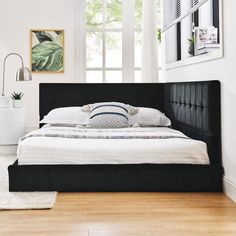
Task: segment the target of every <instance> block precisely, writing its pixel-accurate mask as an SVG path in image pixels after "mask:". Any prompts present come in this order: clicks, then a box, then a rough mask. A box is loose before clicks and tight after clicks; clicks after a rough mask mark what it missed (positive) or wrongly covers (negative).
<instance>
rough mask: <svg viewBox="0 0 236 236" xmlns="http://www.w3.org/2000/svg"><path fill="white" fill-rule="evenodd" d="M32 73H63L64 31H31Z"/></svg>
mask: <svg viewBox="0 0 236 236" xmlns="http://www.w3.org/2000/svg"><path fill="white" fill-rule="evenodd" d="M30 42H31V68H32V72H37V73H40V72H44V73H45V72H46V73H50V72H51V73H64V30H31V32H30Z"/></svg>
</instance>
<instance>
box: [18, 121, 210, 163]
mask: <svg viewBox="0 0 236 236" xmlns="http://www.w3.org/2000/svg"><path fill="white" fill-rule="evenodd" d="M17 156H18V164H19V165H87V164H202V165H207V164H209V157H208V154H207V146H206V144H205V143H204V142H202V141H197V140H193V139H190V138H188V137H187V136H185V135H184V134H183V133H181V132H180V131H177V130H174V129H171V128H167V127H144V128H122V129H85V128H84V129H82V128H76V127H55V126H46V127H43V128H41V129H39V130H36V131H33V132H31V133H29V134H27V135H26V136H25V137H23V138H22V139H21V140H20V142H19V145H18V150H17Z"/></svg>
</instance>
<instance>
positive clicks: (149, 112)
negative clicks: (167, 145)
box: [129, 107, 171, 127]
mask: <svg viewBox="0 0 236 236" xmlns="http://www.w3.org/2000/svg"><path fill="white" fill-rule="evenodd" d="M134 124H138V125H140V126H145V127H146V126H170V125H171V121H170V119H169V118H167V117H166V116H165V114H164V113H162V112H160V111H159V110H157V109H154V108H148V107H139V110H138V112H137V114H135V115H132V116H129V125H130V126H133V125H134Z"/></svg>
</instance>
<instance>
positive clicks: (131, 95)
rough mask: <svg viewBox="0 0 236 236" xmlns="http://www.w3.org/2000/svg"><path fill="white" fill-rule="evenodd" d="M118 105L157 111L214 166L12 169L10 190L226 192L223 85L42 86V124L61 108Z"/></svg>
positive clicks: (70, 166) (36, 166) (53, 166)
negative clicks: (203, 146) (203, 148)
mask: <svg viewBox="0 0 236 236" xmlns="http://www.w3.org/2000/svg"><path fill="white" fill-rule="evenodd" d="M99 101H119V102H124V103H128V104H132V105H133V106H146V107H153V108H157V109H159V110H161V111H163V112H165V113H166V115H167V116H168V117H170V119H171V121H172V127H173V128H175V129H178V130H180V131H182V132H183V133H185V134H186V135H188V136H189V137H191V138H193V139H198V140H202V141H204V142H206V143H207V147H208V154H209V157H210V165H192V164H139V165H136V164H135V165H133V164H130V165H110V164H109V165H27V166H23V165H22V166H20V165H18V164H17V162H15V163H14V164H13V165H11V166H9V168H8V172H9V190H10V191H60V192H71V191H76V192H77V191H78V192H82V191H178V192H193V191H194V192H195V191H204V192H210V191H222V174H223V168H222V160H221V119H220V83H219V82H218V81H205V82H183V83H155V84H154V83H152V84H151V83H150V84H40V119H42V118H43V116H44V115H46V114H47V113H48V112H49V111H50V110H52V109H54V108H57V107H66V106H81V105H84V104H88V103H94V102H99Z"/></svg>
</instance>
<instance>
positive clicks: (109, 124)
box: [87, 102, 128, 128]
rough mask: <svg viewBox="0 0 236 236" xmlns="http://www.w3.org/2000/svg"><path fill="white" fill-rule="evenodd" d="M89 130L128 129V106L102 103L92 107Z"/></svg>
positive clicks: (116, 103) (117, 103)
mask: <svg viewBox="0 0 236 236" xmlns="http://www.w3.org/2000/svg"><path fill="white" fill-rule="evenodd" d="M87 127H88V128H125V127H128V108H127V105H125V104H123V103H119V102H101V103H95V104H92V105H91V113H90V119H89V124H88V125H87Z"/></svg>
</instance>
